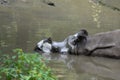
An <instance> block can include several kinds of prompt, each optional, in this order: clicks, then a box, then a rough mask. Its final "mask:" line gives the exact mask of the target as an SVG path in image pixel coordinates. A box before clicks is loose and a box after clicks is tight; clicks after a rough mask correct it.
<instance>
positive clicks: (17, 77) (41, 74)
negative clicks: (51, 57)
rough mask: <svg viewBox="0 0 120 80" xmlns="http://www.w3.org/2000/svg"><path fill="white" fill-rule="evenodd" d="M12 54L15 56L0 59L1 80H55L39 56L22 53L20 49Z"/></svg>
mask: <svg viewBox="0 0 120 80" xmlns="http://www.w3.org/2000/svg"><path fill="white" fill-rule="evenodd" d="M13 52H15V53H17V55H14V56H9V55H4V56H2V57H1V58H0V59H1V60H0V61H1V62H2V63H0V78H1V79H2V80H57V78H56V77H55V76H54V75H53V72H52V70H51V69H50V68H49V67H47V66H46V64H45V63H46V60H45V59H44V58H43V57H41V56H40V55H39V54H37V53H36V54H32V53H24V52H23V51H22V49H15V50H13ZM1 79H0V80H1Z"/></svg>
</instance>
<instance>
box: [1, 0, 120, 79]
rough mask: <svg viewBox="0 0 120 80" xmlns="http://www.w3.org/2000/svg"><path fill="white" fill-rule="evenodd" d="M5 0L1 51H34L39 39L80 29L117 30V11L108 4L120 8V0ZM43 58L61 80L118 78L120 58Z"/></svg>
mask: <svg viewBox="0 0 120 80" xmlns="http://www.w3.org/2000/svg"><path fill="white" fill-rule="evenodd" d="M1 1H2V0H0V2H1ZM7 1H8V2H7V3H5V4H0V52H4V53H9V52H11V50H12V49H14V48H22V49H23V50H24V51H26V52H33V48H34V46H35V45H36V43H37V42H38V41H39V40H41V39H44V38H47V37H52V39H53V40H56V41H61V40H63V39H64V38H65V37H67V36H69V35H71V34H74V33H76V32H78V31H79V30H80V29H83V28H85V29H87V30H88V32H89V34H94V33H97V32H103V31H109V30H114V29H120V11H117V10H114V9H112V8H111V7H109V6H112V7H117V8H120V4H119V3H120V1H119V0H114V1H113V0H101V1H103V3H105V4H106V5H107V6H103V5H101V6H98V5H95V4H94V3H97V2H96V1H95V0H45V1H44V0H39V1H38V0H7ZM90 1H93V2H90ZM99 1H100V0H99ZM49 2H53V3H54V4H55V6H50V5H47V3H49ZM108 5H109V6H108ZM11 54H12V53H11ZM46 58H47V59H49V60H50V63H49V66H51V67H52V69H53V70H54V71H55V73H56V74H57V76H58V77H59V79H60V80H120V76H119V74H120V60H114V59H106V58H99V57H86V56H73V55H62V54H51V55H47V56H46Z"/></svg>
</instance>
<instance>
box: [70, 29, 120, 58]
mask: <svg viewBox="0 0 120 80" xmlns="http://www.w3.org/2000/svg"><path fill="white" fill-rule="evenodd" d="M69 54H73V55H86V56H101V57H108V58H116V59H120V29H118V30H114V31H108V32H101V33H97V34H94V35H88V36H87V41H86V42H84V43H79V42H78V43H77V44H76V45H75V48H74V49H70V50H69Z"/></svg>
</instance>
